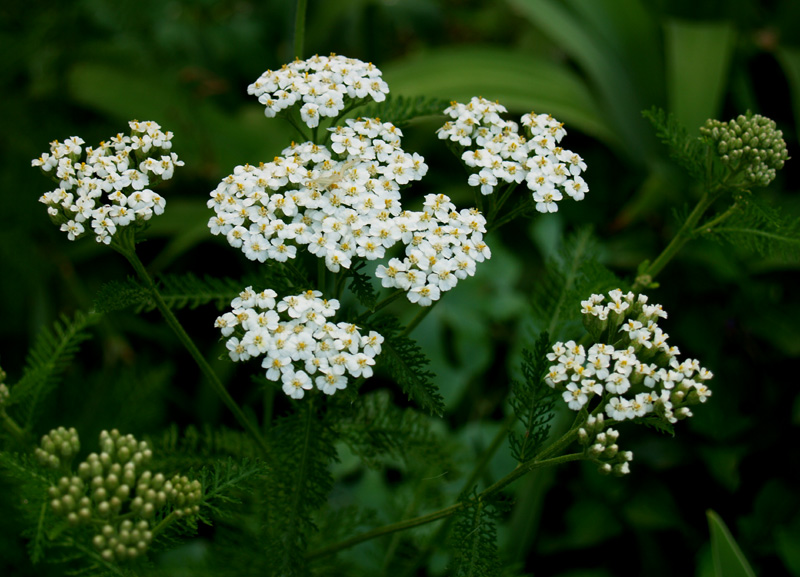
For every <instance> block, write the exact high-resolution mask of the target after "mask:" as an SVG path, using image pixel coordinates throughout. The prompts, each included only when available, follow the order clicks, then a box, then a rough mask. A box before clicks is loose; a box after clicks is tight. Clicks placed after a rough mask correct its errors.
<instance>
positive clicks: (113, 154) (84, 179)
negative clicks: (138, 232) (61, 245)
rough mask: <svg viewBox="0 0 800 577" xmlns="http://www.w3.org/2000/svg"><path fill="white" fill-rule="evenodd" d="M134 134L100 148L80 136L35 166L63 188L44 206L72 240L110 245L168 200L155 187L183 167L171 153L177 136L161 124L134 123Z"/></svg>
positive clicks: (53, 145)
mask: <svg viewBox="0 0 800 577" xmlns="http://www.w3.org/2000/svg"><path fill="white" fill-rule="evenodd" d="M128 124H129V125H130V129H131V133H130V134H129V135H126V134H122V133H119V134H117V135H116V136H114V137H112V138H110V139H109V140H108V141H103V142H101V143H100V144H99V145H98V146H97V147H94V148H93V147H86V148H84V147H83V144H84V141H83V139H82V138H80V137H79V136H72V137H70V138H68V139H66V140H65V141H64V142H59V141H57V140H54V141H53V142H51V143H50V152H49V153H48V152H45V153H43V154H42V155H41V156H40V157H39V158H37V159H34V160H33V161H31V165H32V166H38V167H39V168H41V170H42V171H43V172H44V173H45V174H47V175H49V176H50V177H51V178H53V180H55V181H56V182H57V183H58V188H56V189H55V190H52V191H50V192H46V193H45V194H43V195H42V196H41V198H40V199H39V202H41V203H43V204H45V205H47V214H49V215H50V218H51V219H52V220H53V222H54V223H55V224H57V225H60V227H61V230H62V231H64V232H66V233H67V237H68V238H69V240H76V239H78V238H80V237H82V236H85V235H86V234H89V231H88V228H89V227H91V230H92V231H93V232H94V234H95V240H97V242H102V243H104V244H110V243H111V240H112V238H113V237H114V234H115V233H116V232H117V229H119V228H122V227H126V226H134V227H136V228H138V229H142V228H143V226H144V224H145V223H146V222H147V221H149V220H150V218H151V217H152V216H153V215H154V214H156V215H159V214H162V213H163V212H164V207H165V206H166V201H165V200H164V198H163V197H162V196H161V195H159V194H157V193H155V192H153V191H152V190H151V189H150V187H151V186H155V185H157V184H158V183H159V182H161V181H164V180H169V179H171V178H172V176H173V174H174V172H175V167H177V166H183V161H181V160H179V159H178V156H177V154H175V153H174V152H171V149H172V136H173V134H172V133H171V132H162V131H161V127H160V126H159V125H158V123H156V122H152V121H146V122H138V121H136V120H132V121H130V122H129V123H128Z"/></svg>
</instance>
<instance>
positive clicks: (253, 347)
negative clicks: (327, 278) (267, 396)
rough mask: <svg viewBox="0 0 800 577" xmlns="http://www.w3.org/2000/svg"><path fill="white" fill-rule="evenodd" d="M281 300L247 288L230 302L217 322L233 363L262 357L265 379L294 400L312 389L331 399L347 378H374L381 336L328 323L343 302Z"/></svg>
mask: <svg viewBox="0 0 800 577" xmlns="http://www.w3.org/2000/svg"><path fill="white" fill-rule="evenodd" d="M277 296H278V295H277V293H276V292H275V291H273V290H271V289H267V290H264V291H261V292H259V293H256V292H255V291H253V290H252V287H247V288H246V289H245V290H244V291H243V292H242V293H241V294H240V295H239V296H238V297H237V298H235V299H234V300H233V301H232V302H231V306H232V307H233V311H231V312H228V313H225V314H224V315H222V316H221V317H219V318H218V319H217V322H216V326H217V327H218V328H219V329H220V331H221V332H222V335H223V336H224V337H229V338H228V340H227V341H226V343H225V346H226V347H227V348H228V350H229V355H230V357H231V360H233V361H246V360H248V359H250V358H251V357H253V358H257V357H260V356H264V360H263V361H262V363H261V366H262V367H264V368H265V369H267V372H266V377H267V379H268V380H270V381H278V380H280V381H281V383H283V391H284V392H285V393H286V394H287V395H289V396H290V397H292V398H293V399H302V398H303V395H305V392H306V391H308V390H310V389H312V388H313V387H314V385H316V387H317V388H318V389H319V390H321V391H322V392H324V393H325V394H327V395H332V394H333V393H335V392H336V391H337V390H340V389H344V388H345V387H346V386H347V376H348V375H349V376H351V377H363V378H369V377H371V376H372V366H373V365H374V364H375V356H376V355H377V354H379V353H380V352H381V343H382V342H383V337H382V336H381V335H379V334H378V333H376V332H375V331H370V332H369V334H367V335H361V333H360V332H359V331H358V327H356V326H355V325H353V324H350V323H338V324H333V323H331V322H329V321H328V320H327V319H328V318H329V317H332V316H333V315H334V314H336V310H337V309H338V308H339V302H338V301H336V300H331V301H327V300H324V299H322V298H320V297H321V296H322V293H321V292H319V291H314V290H309V291H306V292H305V293H301V294H299V295H295V296H289V297H284V298H282V299H281V300H280V301H278V302H276V301H275V297H277ZM231 335H234V336H231ZM315 375H316V376H315ZM312 378H313V381H312Z"/></svg>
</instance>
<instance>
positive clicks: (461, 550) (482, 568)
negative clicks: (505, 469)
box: [450, 492, 501, 577]
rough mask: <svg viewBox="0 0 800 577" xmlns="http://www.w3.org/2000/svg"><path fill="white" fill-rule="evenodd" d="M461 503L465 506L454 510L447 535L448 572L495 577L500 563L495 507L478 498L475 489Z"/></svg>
mask: <svg viewBox="0 0 800 577" xmlns="http://www.w3.org/2000/svg"><path fill="white" fill-rule="evenodd" d="M462 503H464V505H465V507H464V508H463V509H461V510H460V511H459V512H458V513H457V514H456V517H455V523H454V525H453V533H452V535H451V538H450V542H451V545H452V547H453V556H452V559H451V562H450V575H453V576H456V577H497V576H498V575H500V569H501V567H500V561H499V558H498V555H497V528H496V527H495V523H494V517H495V515H496V511H495V510H494V507H493V506H492V505H490V504H487V503H485V502H483V501H481V500H479V499H478V498H477V496H476V495H475V493H474V492H473V493H472V495H469V496H467V497H465V498H464V499H463V500H462Z"/></svg>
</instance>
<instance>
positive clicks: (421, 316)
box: [398, 299, 441, 337]
mask: <svg viewBox="0 0 800 577" xmlns="http://www.w3.org/2000/svg"><path fill="white" fill-rule="evenodd" d="M440 300H441V299H440ZM438 302H439V301H433V302H432V303H431V304H430V306H427V307H422V310H421V311H419V312H418V313H417V316H415V317H414V318H413V319H411V322H410V323H408V326H407V327H406V328H405V329H403V331H402V332H401V333H400V334H399V335H398V336H400V337H407V336H408V335H410V334H411V332H412V331H413V330H414V329H415V328H417V325H418V324H419V323H421V322H422V321H423V320H425V317H427V316H428V313H430V312H431V309H432V308H433V307H434V306H436V303H438Z"/></svg>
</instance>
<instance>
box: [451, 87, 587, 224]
mask: <svg viewBox="0 0 800 577" xmlns="http://www.w3.org/2000/svg"><path fill="white" fill-rule="evenodd" d="M505 112H506V108H505V106H503V105H501V104H499V103H497V102H491V101H489V100H486V99H484V98H477V97H476V98H473V99H472V100H470V101H469V102H468V103H466V104H462V103H460V102H453V103H452V104H451V106H450V107H449V108H447V109H445V111H444V113H445V114H446V115H447V116H449V117H450V118H451V120H448V121H447V122H446V123H445V124H444V126H442V127H441V128H440V129H439V130H438V131H437V134H438V135H439V138H440V139H442V140H449V141H451V142H453V143H455V144H457V145H458V146H459V152H460V153H461V160H462V161H463V162H464V164H466V165H467V167H469V168H470V169H471V170H472V171H473V174H472V175H470V177H469V180H468V183H469V185H470V186H475V187H480V190H481V194H484V195H488V194H492V193H493V192H494V189H495V188H496V187H497V186H500V183H503V182H504V183H506V184H507V185H508V186H515V185H516V184H519V183H521V182H522V181H525V183H526V184H527V187H528V189H530V191H531V192H532V193H533V200H534V202H535V203H536V210H538V211H539V212H545V213H547V212H556V211H557V210H558V202H559V201H561V200H563V198H564V195H565V194H566V195H567V196H569V197H571V198H572V199H573V200H576V201H578V200H583V197H584V196H585V195H586V193H587V192H589V186H588V185H587V184H586V181H584V180H583V178H582V177H581V176H580V174H581V173H582V172H583V171H584V170H586V163H584V162H583V159H582V158H581V157H580V156H578V155H577V154H575V153H574V152H572V151H571V150H566V149H564V148H562V147H561V146H560V145H559V143H560V142H561V139H562V138H563V137H564V135H565V134H566V133H567V132H566V130H564V126H563V124H562V123H560V122H558V121H557V120H556V119H555V118H553V117H552V116H550V115H548V114H535V113H533V112H531V113H530V114H526V115H524V116H523V117H522V118H521V122H522V126H523V127H524V128H525V129H526V133H525V134H521V133H520V130H519V125H518V124H517V123H516V122H513V121H509V120H504V119H503V118H502V117H501V116H500V115H501V114H503V113H505Z"/></svg>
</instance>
